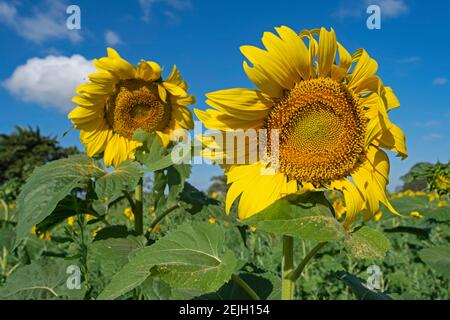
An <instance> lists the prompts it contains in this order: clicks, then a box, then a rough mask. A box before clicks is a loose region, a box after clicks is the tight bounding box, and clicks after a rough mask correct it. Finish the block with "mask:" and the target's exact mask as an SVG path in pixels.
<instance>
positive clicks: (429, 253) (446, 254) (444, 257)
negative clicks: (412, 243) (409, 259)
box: [419, 246, 450, 279]
mask: <svg viewBox="0 0 450 320" xmlns="http://www.w3.org/2000/svg"><path fill="white" fill-rule="evenodd" d="M419 257H420V259H422V260H423V261H424V262H425V263H426V264H427V265H429V266H430V267H431V268H433V269H434V270H436V271H437V272H438V273H440V274H442V275H443V276H445V277H447V278H449V279H450V247H449V246H445V247H444V246H442V247H435V248H426V249H422V250H420V251H419Z"/></svg>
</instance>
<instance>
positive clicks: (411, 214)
mask: <svg viewBox="0 0 450 320" xmlns="http://www.w3.org/2000/svg"><path fill="white" fill-rule="evenodd" d="M409 215H410V216H411V217H414V218H417V219H423V218H425V217H424V216H423V215H421V214H420V212H419V211H412V212H410V213H409Z"/></svg>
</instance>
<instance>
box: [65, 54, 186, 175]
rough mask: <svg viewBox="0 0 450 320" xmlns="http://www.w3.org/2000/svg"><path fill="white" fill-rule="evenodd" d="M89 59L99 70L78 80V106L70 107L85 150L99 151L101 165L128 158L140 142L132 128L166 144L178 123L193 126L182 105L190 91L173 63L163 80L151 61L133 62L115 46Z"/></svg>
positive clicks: (76, 99) (114, 163) (89, 153)
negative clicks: (152, 133) (135, 138)
mask: <svg viewBox="0 0 450 320" xmlns="http://www.w3.org/2000/svg"><path fill="white" fill-rule="evenodd" d="M107 52H108V56H107V57H103V58H100V59H98V60H94V66H95V67H96V68H97V70H98V72H97V73H93V74H89V75H88V77H89V80H90V81H89V82H87V83H83V84H81V85H80V86H78V88H77V90H76V92H77V94H78V95H77V96H75V97H74V98H73V99H72V101H73V102H74V103H76V104H77V107H75V109H73V110H72V112H70V113H69V119H71V121H72V123H73V125H74V126H75V128H77V129H79V130H80V139H81V142H82V143H83V144H84V145H85V147H86V152H87V154H88V156H90V157H92V156H94V155H98V154H102V153H103V159H104V162H105V165H106V166H111V165H113V166H115V167H116V166H118V165H119V164H120V163H121V162H123V161H125V160H127V159H130V158H133V157H134V150H135V149H136V148H137V147H138V146H139V142H137V141H133V139H132V137H133V133H134V132H135V131H136V130H137V129H139V128H140V129H143V130H145V131H147V132H155V133H156V134H157V135H158V136H159V137H160V138H161V140H162V143H163V145H164V146H165V147H167V145H168V144H169V142H170V138H171V134H172V132H173V131H174V130H177V129H190V128H192V127H193V121H192V114H191V112H190V111H189V109H188V108H187V106H188V105H191V104H193V103H194V101H195V100H194V97H193V96H192V95H189V94H188V93H187V89H188V87H187V84H186V82H184V81H183V80H182V78H181V75H180V72H179V71H178V69H177V67H176V66H174V67H173V70H172V73H171V74H170V75H169V77H168V78H167V79H166V80H162V78H161V72H162V69H161V67H160V66H159V64H157V63H156V62H153V61H144V60H141V62H139V64H138V65H137V67H134V66H133V65H131V64H130V63H128V62H127V61H126V60H124V59H123V58H122V57H121V56H120V55H119V54H118V53H117V52H116V51H115V50H114V49H111V48H108V49H107Z"/></svg>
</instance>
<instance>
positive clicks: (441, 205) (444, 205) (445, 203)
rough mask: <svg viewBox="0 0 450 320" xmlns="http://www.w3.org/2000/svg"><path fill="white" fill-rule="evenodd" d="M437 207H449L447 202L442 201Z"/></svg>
mask: <svg viewBox="0 0 450 320" xmlns="http://www.w3.org/2000/svg"><path fill="white" fill-rule="evenodd" d="M437 205H438V207H439V208H443V207H446V206H447V201H444V200H441V201H439V202H438V204H437Z"/></svg>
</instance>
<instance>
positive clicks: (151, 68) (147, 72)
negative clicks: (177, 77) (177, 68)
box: [136, 60, 162, 81]
mask: <svg viewBox="0 0 450 320" xmlns="http://www.w3.org/2000/svg"><path fill="white" fill-rule="evenodd" d="M161 72H162V69H161V67H160V65H159V64H157V63H156V62H153V61H144V60H141V62H139V64H138V68H137V71H136V73H137V76H138V77H139V78H141V79H143V80H145V81H156V80H158V79H160V78H161Z"/></svg>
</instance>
